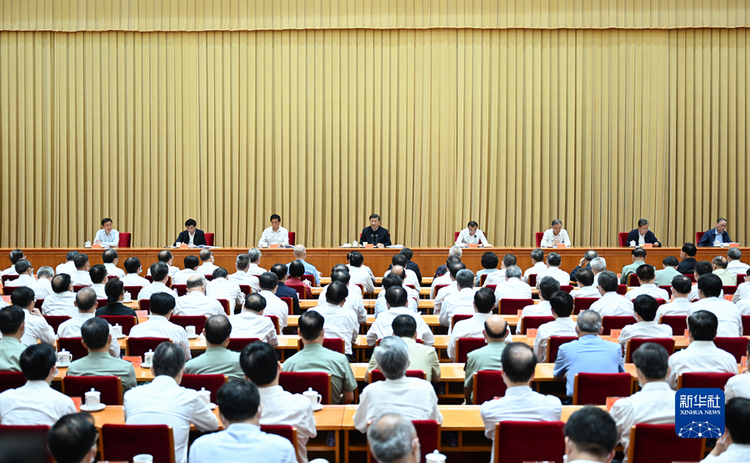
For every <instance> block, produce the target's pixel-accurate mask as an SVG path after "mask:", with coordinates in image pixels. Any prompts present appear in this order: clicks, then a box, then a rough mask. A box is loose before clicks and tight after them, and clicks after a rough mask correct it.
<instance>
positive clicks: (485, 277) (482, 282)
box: [479, 273, 487, 286]
mask: <svg viewBox="0 0 750 463" xmlns="http://www.w3.org/2000/svg"><path fill="white" fill-rule="evenodd" d="M485 281H487V274H486V273H483V274H482V275H481V276H480V277H479V285H480V286H484V282H485Z"/></svg>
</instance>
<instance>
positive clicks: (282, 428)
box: [260, 232, 299, 455]
mask: <svg viewBox="0 0 750 463" xmlns="http://www.w3.org/2000/svg"><path fill="white" fill-rule="evenodd" d="M289 234H290V235H291V234H292V233H291V232H290V233H289ZM291 241H292V239H291V237H290V238H289V242H290V243H291ZM260 430H261V431H262V432H265V433H267V434H276V435H277V436H281V437H283V438H285V439H287V440H288V441H289V442H291V443H292V446H294V454H295V455H297V446H298V445H299V441H298V440H297V428H295V427H294V426H292V425H291V424H262V425H260Z"/></svg>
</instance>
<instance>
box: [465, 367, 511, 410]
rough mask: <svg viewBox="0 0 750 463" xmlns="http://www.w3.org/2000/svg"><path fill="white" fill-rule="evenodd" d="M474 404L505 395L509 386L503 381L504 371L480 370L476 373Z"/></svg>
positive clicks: (480, 403)
mask: <svg viewBox="0 0 750 463" xmlns="http://www.w3.org/2000/svg"><path fill="white" fill-rule="evenodd" d="M473 386H474V397H473V399H474V405H482V404H483V403H485V402H487V401H488V400H492V399H494V398H495V397H504V396H505V390H506V389H507V386H506V385H505V381H503V372H502V371H499V370H498V371H495V370H480V371H477V372H476V373H474V383H473Z"/></svg>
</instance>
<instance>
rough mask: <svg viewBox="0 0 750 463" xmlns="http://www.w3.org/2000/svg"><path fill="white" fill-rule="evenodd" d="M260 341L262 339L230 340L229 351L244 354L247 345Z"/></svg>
mask: <svg viewBox="0 0 750 463" xmlns="http://www.w3.org/2000/svg"><path fill="white" fill-rule="evenodd" d="M258 341H260V339H258V338H229V344H228V345H227V349H229V350H233V351H236V352H242V349H244V348H245V346H246V345H248V344H252V343H254V342H258Z"/></svg>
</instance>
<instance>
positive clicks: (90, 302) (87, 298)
mask: <svg viewBox="0 0 750 463" xmlns="http://www.w3.org/2000/svg"><path fill="white" fill-rule="evenodd" d="M75 304H76V307H77V308H78V313H76V314H74V315H73V317H72V318H71V319H70V320H66V321H64V322H62V323H61V324H60V326H59V327H58V328H57V335H58V337H60V338H80V337H81V326H82V325H83V323H84V322H85V321H86V320H90V319H92V318H94V312H96V293H95V292H94V290H93V289H91V288H83V289H82V290H80V291H78V293H76V299H75ZM110 334H112V330H111V329H110ZM109 353H110V355H111V356H112V357H115V358H119V357H120V344H118V342H117V336H115V335H114V334H112V339H111V340H110V343H109Z"/></svg>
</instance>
